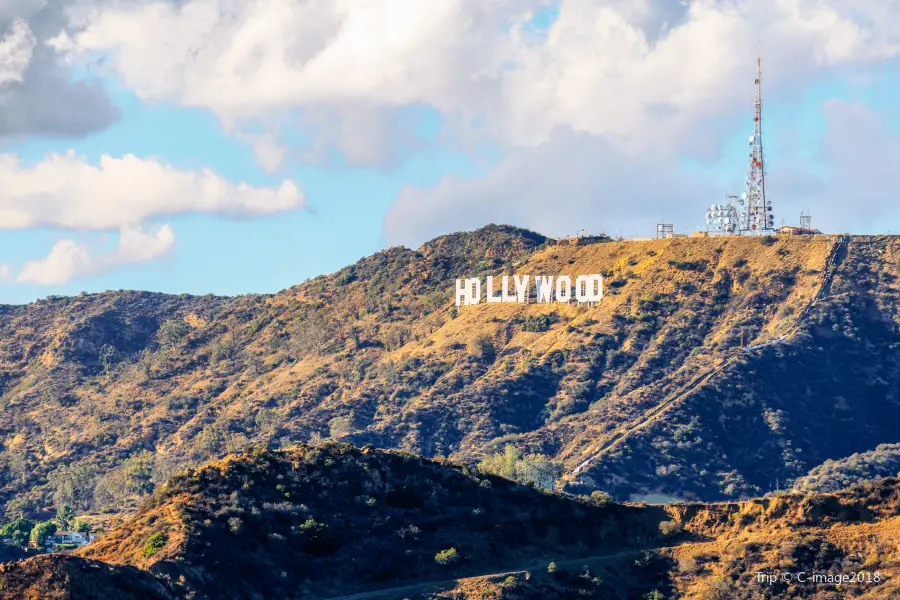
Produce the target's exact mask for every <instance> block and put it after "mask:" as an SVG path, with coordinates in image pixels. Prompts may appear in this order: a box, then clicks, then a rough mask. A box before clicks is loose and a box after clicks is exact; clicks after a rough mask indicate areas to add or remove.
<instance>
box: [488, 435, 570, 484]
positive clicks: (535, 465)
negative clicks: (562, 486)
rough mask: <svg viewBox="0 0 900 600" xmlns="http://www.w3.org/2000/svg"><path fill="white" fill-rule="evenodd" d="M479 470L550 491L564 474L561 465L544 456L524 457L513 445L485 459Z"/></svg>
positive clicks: (531, 455) (530, 455)
mask: <svg viewBox="0 0 900 600" xmlns="http://www.w3.org/2000/svg"><path fill="white" fill-rule="evenodd" d="M478 468H479V469H480V470H481V471H483V472H485V473H490V474H492V475H499V476H500V477H505V478H506V479H511V480H513V481H518V482H519V483H524V484H528V485H533V486H534V487H537V488H540V489H544V490H548V491H552V490H553V489H555V487H556V481H557V480H558V479H559V478H560V477H561V476H562V472H563V468H562V465H561V464H559V463H558V462H556V461H553V460H550V459H549V458H547V457H546V456H544V455H543V454H529V455H528V456H522V453H521V452H520V451H519V450H517V449H516V448H515V447H514V446H511V445H507V446H506V447H505V448H504V449H503V452H501V453H498V454H493V455H491V456H487V457H485V458H484V460H482V461H481V463H479V465H478Z"/></svg>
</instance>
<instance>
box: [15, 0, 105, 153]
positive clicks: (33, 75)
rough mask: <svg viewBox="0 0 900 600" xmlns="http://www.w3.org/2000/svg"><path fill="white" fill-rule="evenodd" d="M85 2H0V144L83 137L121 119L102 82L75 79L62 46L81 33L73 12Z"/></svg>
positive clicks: (37, 0)
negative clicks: (72, 18) (70, 14)
mask: <svg viewBox="0 0 900 600" xmlns="http://www.w3.org/2000/svg"><path fill="white" fill-rule="evenodd" d="M85 1H92V0H0V141H3V140H5V139H18V138H23V137H29V136H35V135H37V136H51V137H60V136H62V137H70V138H80V137H83V136H84V135H87V134H88V133H91V132H93V131H97V130H100V129H103V128H105V127H107V126H108V125H110V124H111V123H113V122H115V121H116V120H117V119H118V118H119V116H120V113H119V110H118V109H117V108H115V107H113V106H112V104H111V103H110V100H109V98H108V96H107V94H106V92H105V91H104V90H103V88H102V87H101V86H100V85H99V84H98V83H97V82H95V81H90V80H85V79H79V78H76V77H75V76H74V74H73V71H72V66H71V65H70V64H68V63H67V61H66V60H65V57H66V55H65V53H64V52H61V50H63V48H61V46H60V45H59V43H58V42H59V41H60V40H64V39H65V38H66V37H67V36H69V35H70V34H74V32H75V31H76V27H75V26H74V24H73V23H72V22H71V21H70V19H69V18H68V16H67V11H68V9H69V8H70V7H71V6H73V5H77V4H79V3H80V2H85ZM52 40H55V42H54V41H52Z"/></svg>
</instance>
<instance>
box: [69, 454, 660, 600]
mask: <svg viewBox="0 0 900 600" xmlns="http://www.w3.org/2000/svg"><path fill="white" fill-rule="evenodd" d="M665 519H666V513H665V512H664V511H663V510H661V509H650V508H644V509H638V508H634V507H627V506H621V505H615V504H607V505H606V506H602V507H596V506H592V505H589V504H586V503H584V502H577V501H575V500H574V499H571V498H565V497H559V496H555V495H553V494H545V493H542V492H538V491H535V490H533V489H531V488H528V487H525V486H522V485H519V484H516V483H513V482H511V481H509V480H505V479H501V478H498V477H494V476H490V475H484V474H481V473H478V472H476V471H472V470H469V469H467V468H465V467H459V466H456V465H449V464H444V463H435V462H431V461H427V460H424V459H422V458H421V457H417V456H412V455H407V454H403V453H400V454H398V453H391V452H385V451H381V450H376V449H374V448H371V447H368V448H364V449H362V450H361V451H360V450H357V449H355V448H352V447H350V446H346V445H340V444H339V445H326V446H324V447H318V448H315V447H298V448H291V449H285V450H280V451H267V450H263V449H259V450H253V451H250V452H248V453H245V454H243V455H239V456H230V457H228V458H226V459H225V460H223V461H219V462H213V463H211V464H209V465H207V466H204V467H203V468H201V469H198V470H192V471H188V473H187V474H185V475H181V476H177V477H175V478H174V479H173V480H172V481H171V482H169V483H168V484H167V485H166V486H165V487H164V488H163V489H162V490H161V491H160V492H159V493H158V494H157V495H156V496H155V497H154V498H153V499H152V501H150V502H148V504H147V505H146V506H145V507H144V508H143V509H142V510H141V511H139V512H138V513H137V515H136V516H135V517H134V518H133V519H132V520H131V521H129V522H128V523H126V524H125V525H123V526H122V527H120V528H119V529H117V530H114V531H113V532H111V533H110V534H108V535H107V536H105V537H104V538H102V539H101V540H99V541H97V542H95V543H94V544H91V545H89V546H86V547H85V548H83V549H82V550H80V553H81V554H82V555H83V556H86V557H89V558H92V559H98V560H103V561H108V562H112V563H124V564H130V565H135V566H138V567H141V568H143V569H147V570H149V571H151V572H152V573H155V574H157V575H158V576H160V577H162V578H163V579H165V580H166V581H169V582H170V583H171V584H172V585H173V587H174V588H175V589H176V590H178V592H179V593H180V594H190V593H194V594H197V595H198V596H199V597H209V598H216V599H235V600H237V599H240V598H249V597H255V598H261V599H262V598H265V599H270V598H271V599H273V600H274V599H280V598H329V597H332V596H340V595H344V594H352V593H356V592H362V591H365V590H367V589H373V588H387V587H393V586H395V585H401V584H409V583H414V582H416V581H429V580H435V579H442V578H444V579H446V578H452V577H458V576H461V575H464V574H466V573H471V572H473V571H475V572H479V571H484V570H498V571H499V570H503V569H504V568H510V567H515V566H517V565H521V564H522V563H523V562H529V561H536V560H542V559H546V560H550V559H552V557H554V556H559V555H563V554H566V553H576V555H585V556H590V555H593V554H608V553H614V552H619V551H621V550H623V549H640V548H649V547H656V546H658V545H660V541H661V539H662V535H661V534H660V532H659V522H660V521H662V520H665ZM154 540H158V541H159V543H158V544H157V545H154ZM442 553H443V555H444V556H445V560H442V559H440V557H441V556H442ZM630 585H631V586H633V587H634V588H635V590H636V591H640V589H641V583H640V582H631V583H630ZM646 591H649V590H646Z"/></svg>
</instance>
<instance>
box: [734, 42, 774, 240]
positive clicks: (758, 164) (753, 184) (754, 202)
mask: <svg viewBox="0 0 900 600" xmlns="http://www.w3.org/2000/svg"><path fill="white" fill-rule="evenodd" d="M754 84H755V86H756V98H755V100H754V102H753V135H751V136H750V153H749V157H750V169H749V172H748V173H747V183H746V189H745V191H744V193H743V194H742V196H741V204H742V205H744V207H745V209H746V210H743V211H741V216H745V218H746V221H745V222H744V224H743V226H742V229H744V230H745V231H751V232H757V233H763V232H765V231H774V229H775V215H773V214H772V201H771V200H769V199H768V198H767V197H766V161H765V157H764V155H763V136H762V133H763V132H762V54H761V53H760V52H757V54H756V81H755V82H754Z"/></svg>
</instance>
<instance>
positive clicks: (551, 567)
mask: <svg viewBox="0 0 900 600" xmlns="http://www.w3.org/2000/svg"><path fill="white" fill-rule="evenodd" d="M547 572H548V573H555V572H556V563H555V562H553V561H550V564H549V565H547Z"/></svg>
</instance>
